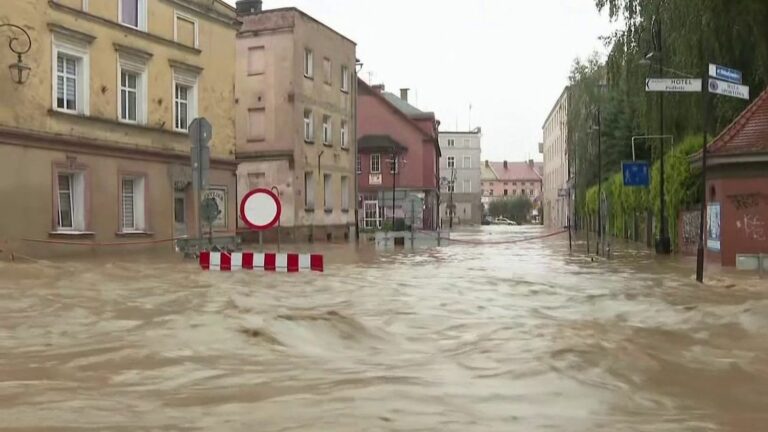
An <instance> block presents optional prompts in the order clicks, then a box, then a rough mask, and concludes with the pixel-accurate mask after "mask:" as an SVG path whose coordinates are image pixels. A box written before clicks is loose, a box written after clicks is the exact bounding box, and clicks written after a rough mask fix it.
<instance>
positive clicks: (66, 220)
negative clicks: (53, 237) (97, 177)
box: [56, 172, 85, 232]
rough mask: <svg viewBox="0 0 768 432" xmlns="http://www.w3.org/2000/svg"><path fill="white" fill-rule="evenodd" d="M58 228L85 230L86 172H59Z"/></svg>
mask: <svg viewBox="0 0 768 432" xmlns="http://www.w3.org/2000/svg"><path fill="white" fill-rule="evenodd" d="M56 207H57V208H56V229H57V230H58V231H75V232H77V231H85V174H84V173H83V172H59V173H57V176H56Z"/></svg>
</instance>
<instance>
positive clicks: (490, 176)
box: [480, 162, 499, 181]
mask: <svg viewBox="0 0 768 432" xmlns="http://www.w3.org/2000/svg"><path fill="white" fill-rule="evenodd" d="M480 178H481V179H482V180H483V181H489V180H491V181H492V180H498V179H499V177H497V176H496V173H495V172H493V169H492V168H491V167H490V166H488V165H486V164H485V162H483V165H482V167H481V168H480Z"/></svg>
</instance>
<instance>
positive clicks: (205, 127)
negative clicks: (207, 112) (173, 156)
mask: <svg viewBox="0 0 768 432" xmlns="http://www.w3.org/2000/svg"><path fill="white" fill-rule="evenodd" d="M211 138H213V127H212V126H211V123H210V122H209V121H208V119H206V118H205V117H199V118H196V119H194V120H192V123H190V124H189V140H190V141H192V145H208V143H209V142H211Z"/></svg>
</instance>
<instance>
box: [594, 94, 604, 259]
mask: <svg viewBox="0 0 768 432" xmlns="http://www.w3.org/2000/svg"><path fill="white" fill-rule="evenodd" d="M602 139H603V125H602V113H601V107H600V105H598V107H597V239H598V241H597V246H596V247H595V253H596V254H597V256H600V241H601V240H602V238H603V232H602V231H603V200H602V199H601V197H602V192H603V150H602V149H603V143H602Z"/></svg>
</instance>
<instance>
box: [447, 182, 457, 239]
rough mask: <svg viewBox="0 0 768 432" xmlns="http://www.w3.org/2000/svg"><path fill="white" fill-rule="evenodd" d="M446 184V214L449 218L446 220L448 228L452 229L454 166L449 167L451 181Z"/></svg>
mask: <svg viewBox="0 0 768 432" xmlns="http://www.w3.org/2000/svg"><path fill="white" fill-rule="evenodd" d="M448 185H449V187H450V191H449V198H448V203H449V204H448V214H449V215H450V219H449V220H448V229H449V230H453V191H455V190H456V168H452V169H451V181H450V183H448Z"/></svg>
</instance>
